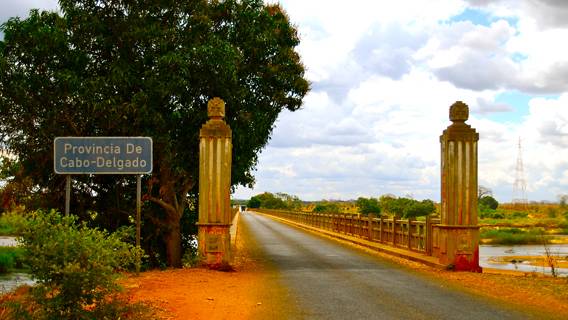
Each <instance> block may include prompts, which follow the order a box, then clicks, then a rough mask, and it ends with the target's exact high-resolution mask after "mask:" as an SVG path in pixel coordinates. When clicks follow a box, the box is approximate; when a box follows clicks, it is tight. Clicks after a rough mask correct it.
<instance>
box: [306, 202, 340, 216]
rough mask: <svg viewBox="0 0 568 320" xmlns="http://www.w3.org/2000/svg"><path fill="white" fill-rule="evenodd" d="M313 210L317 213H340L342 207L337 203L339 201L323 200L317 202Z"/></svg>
mask: <svg viewBox="0 0 568 320" xmlns="http://www.w3.org/2000/svg"><path fill="white" fill-rule="evenodd" d="M312 212H317V213H340V212H341V208H339V206H338V205H337V203H333V202H330V201H322V202H319V203H318V204H316V206H315V207H314V209H313V210H312Z"/></svg>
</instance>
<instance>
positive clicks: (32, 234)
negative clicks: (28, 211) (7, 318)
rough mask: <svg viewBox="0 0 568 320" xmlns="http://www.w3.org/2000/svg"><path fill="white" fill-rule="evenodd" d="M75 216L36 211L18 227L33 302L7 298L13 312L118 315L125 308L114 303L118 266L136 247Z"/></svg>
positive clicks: (128, 262) (129, 261)
mask: <svg viewBox="0 0 568 320" xmlns="http://www.w3.org/2000/svg"><path fill="white" fill-rule="evenodd" d="M77 220H78V219H77V217H75V216H69V217H62V216H61V215H60V214H58V213H57V212H55V211H50V212H42V211H37V212H36V213H35V214H34V215H33V216H32V217H31V218H30V221H29V223H28V224H27V226H26V228H25V229H24V230H23V232H22V238H21V242H22V246H23V250H24V261H25V263H26V264H27V265H28V267H29V270H30V273H31V275H32V277H33V278H34V279H36V280H37V281H38V284H37V285H36V286H34V287H32V288H30V297H29V298H30V299H31V300H32V304H33V307H32V308H30V307H29V306H24V305H21V304H18V303H14V304H12V311H13V315H14V318H18V317H20V316H22V315H27V316H28V318H30V317H31V318H33V319H36V318H38V319H111V318H112V319H118V318H121V317H124V315H125V314H126V313H128V312H130V307H128V306H127V305H126V304H125V303H119V302H120V301H119V300H118V298H117V296H116V293H117V290H118V289H119V287H118V285H117V284H116V282H115V280H116V277H117V274H118V273H117V271H121V270H126V269H127V268H129V267H132V266H133V265H134V264H135V262H136V257H137V255H138V254H140V252H139V251H138V250H139V249H136V248H134V246H132V245H130V244H128V243H125V242H123V241H122V240H121V237H122V235H121V234H120V233H113V234H109V233H107V232H105V231H101V230H98V229H93V228H89V227H87V225H86V224H85V223H82V224H79V223H78V222H77Z"/></svg>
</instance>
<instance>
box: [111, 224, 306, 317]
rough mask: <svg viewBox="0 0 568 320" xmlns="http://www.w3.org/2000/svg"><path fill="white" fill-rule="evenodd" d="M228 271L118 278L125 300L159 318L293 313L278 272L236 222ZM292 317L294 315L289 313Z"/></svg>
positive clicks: (197, 270)
mask: <svg viewBox="0 0 568 320" xmlns="http://www.w3.org/2000/svg"><path fill="white" fill-rule="evenodd" d="M235 247H236V250H235V261H234V268H235V271H234V272H221V271H212V270H207V269H204V268H195V269H174V270H165V271H149V272H144V273H142V274H140V276H138V277H135V276H132V277H129V278H127V279H124V280H123V281H122V284H123V286H124V287H125V288H126V292H125V294H127V295H128V296H129V297H130V299H131V301H142V302H145V303H148V304H150V305H152V306H154V307H156V308H157V309H158V310H159V314H160V316H161V317H162V319H179V320H182V319H183V320H185V319H208V320H209V319H212V320H213V319H286V318H289V317H288V315H290V314H295V315H296V314H298V313H297V310H296V309H294V307H293V306H294V305H295V304H294V303H293V302H292V300H293V299H292V298H291V297H290V296H289V294H288V292H287V290H286V289H285V288H284V287H283V286H281V285H280V280H279V278H278V273H277V272H276V271H275V270H274V268H273V267H272V266H270V265H269V264H267V263H266V262H264V261H262V255H261V253H260V252H259V249H258V245H257V244H256V243H255V241H254V238H253V237H251V235H250V234H249V232H248V229H247V227H246V225H244V224H242V223H239V227H238V228H237V237H236V243H235ZM294 317H295V318H297V317H296V316H294Z"/></svg>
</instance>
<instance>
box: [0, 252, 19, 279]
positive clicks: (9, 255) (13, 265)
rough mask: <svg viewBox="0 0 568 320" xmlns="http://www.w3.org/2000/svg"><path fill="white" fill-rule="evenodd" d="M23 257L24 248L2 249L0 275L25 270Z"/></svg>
mask: <svg viewBox="0 0 568 320" xmlns="http://www.w3.org/2000/svg"><path fill="white" fill-rule="evenodd" d="M23 255H24V249H23V248H17V247H0V273H8V272H10V271H12V270H13V269H22V268H24V264H23Z"/></svg>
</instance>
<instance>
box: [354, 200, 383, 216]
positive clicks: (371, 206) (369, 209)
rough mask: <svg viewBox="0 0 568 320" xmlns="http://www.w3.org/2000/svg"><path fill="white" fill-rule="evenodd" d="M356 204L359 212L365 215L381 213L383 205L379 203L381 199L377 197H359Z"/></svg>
mask: <svg viewBox="0 0 568 320" xmlns="http://www.w3.org/2000/svg"><path fill="white" fill-rule="evenodd" d="M356 206H357V208H358V209H359V213H360V214H363V215H369V214H370V213H374V214H379V213H381V206H380V205H379V200H378V199H376V198H364V197H359V198H358V199H357V202H356Z"/></svg>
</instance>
